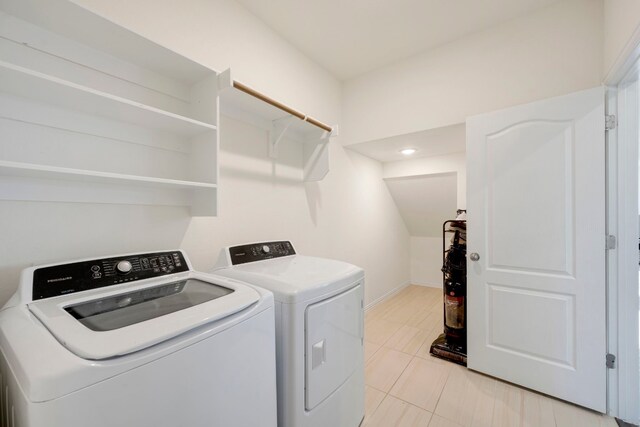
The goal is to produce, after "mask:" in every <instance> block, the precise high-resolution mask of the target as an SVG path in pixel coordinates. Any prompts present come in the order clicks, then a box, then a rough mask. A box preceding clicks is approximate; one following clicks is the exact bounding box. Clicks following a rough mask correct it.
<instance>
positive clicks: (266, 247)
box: [262, 245, 271, 254]
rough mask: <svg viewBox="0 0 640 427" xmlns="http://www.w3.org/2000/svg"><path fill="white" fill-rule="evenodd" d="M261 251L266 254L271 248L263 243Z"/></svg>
mask: <svg viewBox="0 0 640 427" xmlns="http://www.w3.org/2000/svg"><path fill="white" fill-rule="evenodd" d="M262 252H264V253H265V254H268V253H269V252H271V248H270V247H269V246H267V245H263V246H262Z"/></svg>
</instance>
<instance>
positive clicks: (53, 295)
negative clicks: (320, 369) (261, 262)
mask: <svg viewBox="0 0 640 427" xmlns="http://www.w3.org/2000/svg"><path fill="white" fill-rule="evenodd" d="M274 341H275V331H274V305H273V295H272V294H271V293H270V292H268V291H265V290H261V289H258V288H254V287H250V286H248V285H245V284H242V283H239V282H237V281H235V280H232V279H225V278H222V277H220V276H218V277H213V276H211V275H209V274H205V273H199V272H196V271H193V269H192V268H191V265H190V263H189V261H188V259H187V257H186V256H185V255H184V254H183V253H182V252H181V251H179V250H175V251H169V252H155V253H146V254H136V255H123V256H112V257H108V258H102V259H90V260H81V261H74V262H70V263H64V264H53V265H43V266H38V267H33V268H28V269H26V270H24V271H23V272H22V277H21V282H20V285H19V288H18V290H17V292H16V293H15V295H14V296H13V297H12V298H11V300H10V301H9V302H8V303H7V305H5V306H4V307H3V309H2V310H1V311H0V351H1V353H0V374H1V376H0V377H1V379H0V381H1V382H2V385H1V387H0V389H1V392H0V395H1V396H0V399H1V400H0V402H1V403H0V408H1V409H2V411H1V412H2V413H1V414H0V417H1V418H0V419H1V420H2V421H1V422H0V425H2V426H3V427H63V426H65V427H86V426H91V427H114V426H122V427H176V426H189V427H213V426H221V427H222V426H223V427H229V426H236V427H246V426H269V427H276V425H277V420H276V416H277V409H276V377H275V345H274Z"/></svg>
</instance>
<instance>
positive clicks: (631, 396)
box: [604, 27, 640, 424]
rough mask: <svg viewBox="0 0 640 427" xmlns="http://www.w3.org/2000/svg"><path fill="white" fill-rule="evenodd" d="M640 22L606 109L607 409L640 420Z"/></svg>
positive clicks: (617, 67) (610, 83) (610, 84)
mask: <svg viewBox="0 0 640 427" xmlns="http://www.w3.org/2000/svg"><path fill="white" fill-rule="evenodd" d="M639 75H640V27H639V28H637V29H636V31H635V32H634V34H633V36H632V38H631V40H630V41H629V43H628V44H627V46H626V48H625V49H624V51H623V52H622V54H621V55H620V57H619V58H618V60H617V61H616V63H615V64H614V66H613V67H612V70H611V71H610V72H609V74H608V75H607V77H606V78H605V81H604V83H605V85H606V86H607V100H606V103H605V106H606V109H607V114H614V115H616V117H617V122H618V124H617V126H616V128H615V129H612V130H610V131H608V132H607V234H609V235H613V236H616V239H617V244H616V248H615V249H612V250H609V251H608V253H607V266H608V272H607V313H608V314H607V323H608V325H607V335H608V339H607V349H608V350H607V351H608V352H609V353H611V354H613V355H615V356H616V366H615V369H610V370H609V372H608V374H609V375H608V381H607V384H608V393H607V395H608V403H607V407H608V413H609V414H610V415H612V416H616V417H618V418H620V419H623V420H625V421H627V422H632V423H635V424H638V423H639V422H640V409H639V408H638V403H637V402H638V401H640V378H639V377H640V375H639V374H638V371H639V368H640V361H639V355H638V334H639V331H638V265H637V263H638V246H637V245H638V238H639V237H640V227H639V224H638V213H639V212H638V191H639V188H638V173H639V166H638V154H639V153H638V136H639V135H638V134H639V132H638V129H640V105H639V102H638V100H639V96H638V95H639V94H638V91H640V88H639V86H638V85H640V83H639V82H638V77H639Z"/></svg>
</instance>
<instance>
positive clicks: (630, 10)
mask: <svg viewBox="0 0 640 427" xmlns="http://www.w3.org/2000/svg"><path fill="white" fill-rule="evenodd" d="M639 26H640V1H638V0H604V58H603V70H604V75H605V76H606V75H607V73H609V72H610V71H611V68H612V66H613V65H614V63H615V62H616V61H617V60H618V59H620V55H621V54H622V51H623V50H624V48H625V47H626V45H627V43H628V42H629V39H630V38H631V36H632V35H633V33H634V32H635V31H638V27H639Z"/></svg>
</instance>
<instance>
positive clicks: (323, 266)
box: [214, 255, 364, 303]
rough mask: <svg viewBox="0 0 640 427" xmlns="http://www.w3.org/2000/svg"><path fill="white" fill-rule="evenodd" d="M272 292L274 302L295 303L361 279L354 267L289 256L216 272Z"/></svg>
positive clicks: (323, 260) (361, 274)
mask: <svg viewBox="0 0 640 427" xmlns="http://www.w3.org/2000/svg"><path fill="white" fill-rule="evenodd" d="M214 273H215V274H220V275H222V276H226V277H232V278H235V279H238V280H241V281H244V282H247V283H250V284H252V285H256V286H260V287H262V288H265V289H268V290H270V291H272V292H273V294H274V297H275V299H276V301H279V302H285V303H296V302H299V301H306V300H309V299H313V298H315V297H318V296H321V295H325V294H329V293H333V292H335V291H337V290H340V289H342V288H344V287H345V286H347V285H351V284H353V283H354V282H356V281H358V280H362V279H363V278H364V271H363V270H362V269H361V268H359V267H356V266H355V265H353V264H348V263H346V262H342V261H335V260H331V259H326V258H316V257H309V256H303V255H292V256H287V257H281V258H274V259H268V260H264V261H258V262H249V263H246V264H240V265H235V266H233V267H229V268H223V269H220V270H215V271H214Z"/></svg>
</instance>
